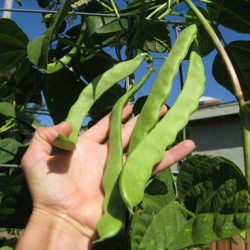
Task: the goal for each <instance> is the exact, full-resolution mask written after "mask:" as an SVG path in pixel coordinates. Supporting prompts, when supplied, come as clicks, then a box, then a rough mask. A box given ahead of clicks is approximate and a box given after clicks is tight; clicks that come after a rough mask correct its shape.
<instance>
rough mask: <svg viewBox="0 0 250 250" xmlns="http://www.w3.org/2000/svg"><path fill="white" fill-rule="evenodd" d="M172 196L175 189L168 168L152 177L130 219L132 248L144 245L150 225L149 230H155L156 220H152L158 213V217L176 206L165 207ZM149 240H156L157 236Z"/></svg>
mask: <svg viewBox="0 0 250 250" xmlns="http://www.w3.org/2000/svg"><path fill="white" fill-rule="evenodd" d="M174 198H175V191H174V188H173V179H172V174H171V171H170V169H168V170H165V171H163V172H162V173H160V174H158V175H157V177H156V178H154V179H153V181H152V182H151V183H150V185H149V186H148V188H147V189H146V194H145V197H144V200H143V202H142V204H141V205H140V206H139V207H138V208H137V209H136V212H135V214H134V216H133V221H132V232H131V247H132V250H137V249H141V244H143V245H144V244H146V242H147V241H148V240H149V235H148V233H147V231H148V230H149V228H150V227H151V229H150V230H155V225H156V224H157V223H158V222H156V224H155V222H154V220H155V218H156V217H157V216H158V215H159V217H158V218H162V216H164V214H165V212H164V211H167V210H169V211H170V210H172V208H173V206H178V205H176V204H174V205H170V207H168V208H166V207H167V205H168V204H170V202H171V201H173V200H174ZM161 211H163V212H161ZM177 213H178V212H177ZM173 219H174V218H173ZM160 220H161V219H160ZM180 223H181V219H180ZM151 225H152V226H151ZM162 226H163V225H162ZM159 230H165V229H164V228H162V227H159ZM155 236H156V235H155ZM151 240H157V237H156V238H153V239H151ZM163 240H164V239H163ZM160 244H161V243H160ZM143 249H144V248H143ZM145 249H146V248H145ZM149 249H151V248H149ZM152 249H153V248H152Z"/></svg>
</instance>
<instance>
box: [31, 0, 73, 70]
mask: <svg viewBox="0 0 250 250" xmlns="http://www.w3.org/2000/svg"><path fill="white" fill-rule="evenodd" d="M71 2H72V1H71V0H65V1H64V4H63V6H62V7H61V9H60V10H59V11H58V12H57V14H56V15H55V18H54V20H53V23H52V25H51V27H50V28H48V29H47V30H46V31H45V32H44V34H43V35H41V36H39V37H37V38H36V39H34V40H31V41H30V42H29V43H28V48H27V50H28V58H29V60H30V61H31V62H32V63H33V64H34V65H36V66H37V67H39V68H42V69H46V68H47V64H48V53H49V45H50V43H51V41H52V40H53V38H54V36H55V35H56V34H57V33H58V31H59V29H60V26H61V24H62V22H63V20H64V18H65V16H66V15H67V14H68V11H69V9H70V7H71Z"/></svg>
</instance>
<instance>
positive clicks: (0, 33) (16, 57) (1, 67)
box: [0, 18, 28, 72]
mask: <svg viewBox="0 0 250 250" xmlns="http://www.w3.org/2000/svg"><path fill="white" fill-rule="evenodd" d="M27 43H28V38H27V36H26V35H25V33H24V32H23V31H22V30H21V29H20V28H19V27H18V26H17V24H16V23H15V22H14V21H12V20H10V19H4V18H1V19H0V72H1V71H7V70H10V69H12V68H14V67H15V66H16V65H17V64H18V63H19V62H20V61H21V60H23V58H25V57H26V47H27Z"/></svg>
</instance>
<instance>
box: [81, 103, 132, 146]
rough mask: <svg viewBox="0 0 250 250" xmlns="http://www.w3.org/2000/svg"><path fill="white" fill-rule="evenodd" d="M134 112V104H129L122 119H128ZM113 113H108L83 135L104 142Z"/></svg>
mask: <svg viewBox="0 0 250 250" xmlns="http://www.w3.org/2000/svg"><path fill="white" fill-rule="evenodd" d="M131 112H132V106H131V105H130V104H127V105H126V106H125V107H124V110H123V113H122V119H126V118H127V117H128V116H129V115H130V114H131ZM110 117H111V114H108V115H106V116H105V117H104V118H102V119H101V120H100V121H99V122H97V123H96V124H95V125H94V126H93V127H91V128H90V129H88V130H87V131H85V132H84V133H83V134H82V136H83V137H85V138H88V139H90V140H92V141H95V142H97V143H102V142H103V141H104V140H105V139H106V138H107V136H108V132H109V123H110Z"/></svg>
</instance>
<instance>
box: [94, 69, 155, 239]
mask: <svg viewBox="0 0 250 250" xmlns="http://www.w3.org/2000/svg"><path fill="white" fill-rule="evenodd" d="M151 72H152V71H151V70H149V71H148V72H147V73H146V74H145V75H144V76H143V77H142V79H141V80H140V82H139V83H138V84H137V85H136V86H134V87H133V88H131V89H130V90H129V91H128V92H126V93H125V94H124V95H123V96H122V97H121V98H120V99H119V100H118V101H117V102H116V104H115V106H114V107H113V109H112V113H111V122H110V134H109V154H108V159H107V164H106V168H105V173H104V177H103V188H104V192H105V198H104V201H103V216H102V217H101V219H100V220H99V222H98V224H97V231H98V235H99V237H100V238H99V240H98V242H100V241H103V240H105V239H107V238H110V237H113V236H115V235H116V234H118V233H119V232H120V230H121V228H122V225H123V219H124V211H125V209H124V203H123V201H122V199H121V197H120V192H119V183H118V179H119V175H120V172H121V170H122V166H123V147H122V134H121V124H122V111H123V107H124V105H125V104H126V103H127V101H128V99H129V97H130V96H132V95H133V94H134V93H135V92H136V91H138V90H139V89H140V88H141V87H142V86H143V84H144V82H145V81H146V80H147V79H148V77H149V76H150V74H151Z"/></svg>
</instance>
